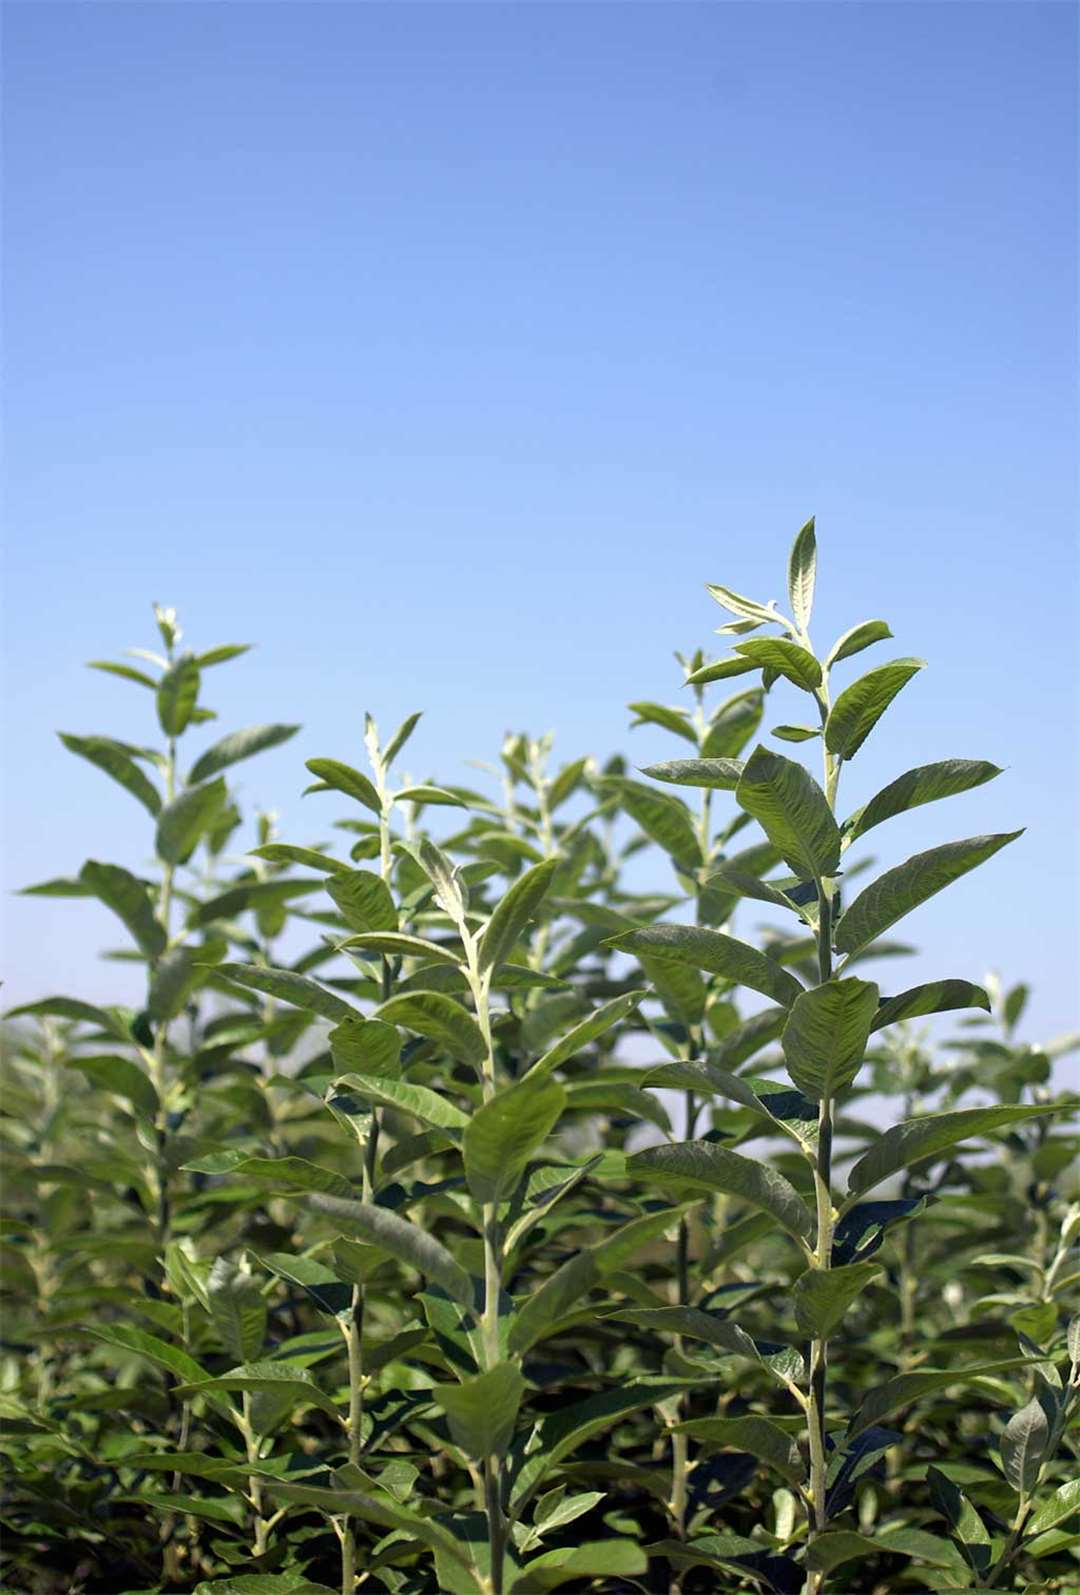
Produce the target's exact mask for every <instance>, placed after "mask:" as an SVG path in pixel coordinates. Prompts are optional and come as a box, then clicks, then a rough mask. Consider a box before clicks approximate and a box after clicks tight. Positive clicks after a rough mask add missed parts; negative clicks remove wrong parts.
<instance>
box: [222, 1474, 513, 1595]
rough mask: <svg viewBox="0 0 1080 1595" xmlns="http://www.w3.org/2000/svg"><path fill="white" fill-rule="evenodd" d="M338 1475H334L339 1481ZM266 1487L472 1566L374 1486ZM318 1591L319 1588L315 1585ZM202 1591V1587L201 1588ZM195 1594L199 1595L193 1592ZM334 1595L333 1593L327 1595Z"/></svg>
mask: <svg viewBox="0 0 1080 1595" xmlns="http://www.w3.org/2000/svg"><path fill="white" fill-rule="evenodd" d="M340 1478H341V1475H340V1474H338V1475H335V1479H336V1480H337V1479H340ZM266 1488H267V1489H268V1491H269V1492H270V1494H271V1495H273V1496H275V1497H277V1498H280V1499H281V1500H283V1501H295V1502H296V1503H297V1504H298V1505H303V1506H316V1507H318V1508H319V1509H320V1510H321V1511H323V1512H324V1513H325V1514H326V1515H327V1517H340V1516H341V1515H342V1514H348V1515H349V1516H351V1517H359V1518H363V1519H364V1520H365V1521H366V1522H369V1523H377V1524H379V1525H380V1527H382V1528H385V1529H392V1530H395V1531H397V1533H399V1534H401V1535H402V1537H403V1538H404V1539H405V1540H419V1541H420V1542H421V1543H422V1544H424V1545H427V1546H430V1547H431V1549H432V1550H434V1551H436V1552H438V1553H441V1554H442V1555H445V1556H447V1557H449V1558H450V1559H451V1560H452V1561H454V1562H455V1563H457V1564H458V1565H459V1566H461V1567H463V1568H467V1569H469V1570H470V1576H471V1563H470V1561H469V1558H468V1554H467V1552H466V1551H465V1550H464V1548H463V1547H462V1545H461V1544H460V1543H459V1542H458V1540H457V1539H456V1538H455V1537H454V1535H453V1534H452V1533H451V1532H450V1531H449V1530H448V1529H445V1528H443V1526H442V1524H441V1523H440V1522H439V1521H438V1519H436V1518H430V1517H422V1516H421V1515H420V1513H419V1512H412V1511H410V1510H409V1509H408V1508H407V1507H404V1506H402V1505H401V1504H400V1503H399V1502H398V1501H395V1499H394V1497H393V1496H392V1495H389V1494H384V1493H383V1492H382V1491H379V1490H377V1489H375V1488H374V1487H373V1489H372V1491H371V1492H370V1493H368V1492H367V1491H364V1490H358V1489H354V1488H352V1487H351V1486H349V1485H346V1484H345V1482H344V1480H342V1481H341V1482H340V1483H336V1484H335V1488H334V1489H332V1490H328V1489H325V1488H323V1487H322V1486H321V1485H316V1484H279V1483H277V1482H276V1481H268V1483H267V1485H266ZM315 1587H316V1588H319V1589H320V1595H321V1586H315ZM200 1588H201V1586H200ZM476 1591H477V1595H481V1586H480V1585H479V1584H477V1585H476ZM195 1595H200V1591H199V1590H196V1591H195ZM227 1595H246V1591H240V1590H237V1591H232V1590H229V1591H228V1592H227ZM252 1595H262V1592H261V1591H260V1590H253V1591H252ZM267 1595H276V1592H271V1591H269V1590H268V1591H267ZM281 1595H306V1590H305V1588H304V1587H303V1586H301V1587H300V1588H299V1589H297V1590H296V1591H293V1590H291V1589H283V1590H282V1592H281ZM328 1595H333V1592H332V1591H330V1592H328Z"/></svg>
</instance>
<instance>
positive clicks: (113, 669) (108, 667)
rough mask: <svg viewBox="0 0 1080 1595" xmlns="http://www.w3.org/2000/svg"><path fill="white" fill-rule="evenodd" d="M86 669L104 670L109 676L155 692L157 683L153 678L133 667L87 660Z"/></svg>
mask: <svg viewBox="0 0 1080 1595" xmlns="http://www.w3.org/2000/svg"><path fill="white" fill-rule="evenodd" d="M86 668H87V670H104V671H106V672H107V673H108V674H109V675H110V676H120V677H121V679H122V680H124V681H136V682H138V684H139V686H140V687H151V688H153V690H154V691H155V692H156V691H157V682H156V681H155V680H154V678H153V676H148V675H147V673H146V671H145V670H136V669H135V666H134V665H125V664H116V663H114V662H113V661H112V660H111V659H88V660H87V662H86Z"/></svg>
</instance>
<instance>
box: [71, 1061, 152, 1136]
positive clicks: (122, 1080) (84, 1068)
mask: <svg viewBox="0 0 1080 1595" xmlns="http://www.w3.org/2000/svg"><path fill="white" fill-rule="evenodd" d="M64 1062H65V1063H66V1064H67V1065H68V1067H69V1068H71V1069H78V1070H79V1072H80V1073H81V1074H84V1075H85V1076H86V1078H87V1079H88V1080H89V1081H90V1082H91V1084H93V1085H95V1086H96V1087H97V1088H98V1090H99V1091H111V1092H112V1093H113V1094H114V1095H115V1096H119V1097H125V1098H126V1099H127V1101H128V1102H130V1103H131V1104H132V1106H133V1107H135V1108H137V1109H138V1111H139V1112H140V1113H141V1114H142V1115H143V1117H144V1118H147V1119H151V1120H152V1119H153V1118H154V1117H155V1115H156V1114H157V1111H158V1105H159V1104H158V1094H157V1092H156V1091H155V1090H154V1087H153V1084H152V1083H151V1080H150V1077H149V1075H147V1074H146V1073H145V1072H144V1071H143V1070H142V1069H140V1067H139V1065H138V1064H137V1063H135V1062H134V1060H133V1059H131V1058H119V1057H114V1056H111V1055H106V1056H101V1057H93V1058H70V1057H69V1058H65V1059H64Z"/></svg>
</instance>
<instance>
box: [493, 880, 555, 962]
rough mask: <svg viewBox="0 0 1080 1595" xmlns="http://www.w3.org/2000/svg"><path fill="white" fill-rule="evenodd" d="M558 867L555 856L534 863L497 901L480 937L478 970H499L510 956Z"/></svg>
mask: <svg viewBox="0 0 1080 1595" xmlns="http://www.w3.org/2000/svg"><path fill="white" fill-rule="evenodd" d="M558 867H559V861H558V859H554V858H549V859H545V860H544V862H543V863H542V864H535V865H534V866H533V868H532V869H530V870H526V871H525V873H524V875H522V876H520V877H519V879H518V880H516V881H515V882H514V884H513V886H511V888H510V890H509V891H508V892H507V894H506V896H505V897H504V898H503V899H502V900H501V901H500V902H499V904H498V905H497V907H496V909H495V911H494V913H493V914H492V916H491V918H490V919H489V921H488V923H487V925H486V927H485V929H484V934H483V936H482V938H481V940H480V959H479V967H480V970H481V972H484V971H486V970H489V969H498V967H499V965H500V964H503V963H505V962H506V960H507V959H508V958H509V957H510V955H511V953H512V952H513V951H514V948H515V947H516V946H517V944H518V939H519V937H520V936H521V933H522V931H523V930H524V929H525V926H526V925H527V924H528V923H529V921H530V920H531V919H535V917H536V914H537V911H538V909H539V907H540V904H541V903H542V901H543V899H544V896H545V894H546V892H547V890H548V888H549V886H550V885H551V881H552V877H553V876H554V874H555V871H556V870H557V869H558Z"/></svg>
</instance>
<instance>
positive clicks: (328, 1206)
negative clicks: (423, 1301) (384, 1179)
mask: <svg viewBox="0 0 1080 1595" xmlns="http://www.w3.org/2000/svg"><path fill="white" fill-rule="evenodd" d="M309 1206H310V1207H311V1208H312V1209H313V1210H314V1211H315V1212H317V1213H321V1214H323V1216H324V1217H326V1218H332V1219H335V1220H336V1221H337V1223H339V1224H340V1225H341V1227H342V1228H343V1229H345V1230H348V1231H349V1233H350V1234H351V1235H356V1236H359V1237H360V1238H361V1239H362V1240H366V1241H370V1242H372V1244H373V1245H375V1246H381V1247H382V1249H383V1250H384V1251H387V1252H389V1253H390V1255H391V1256H392V1257H396V1258H397V1259H398V1261H399V1262H402V1263H406V1264H408V1266H409V1267H410V1268H415V1269H416V1270H417V1272H418V1273H420V1274H423V1275H424V1277H425V1278H426V1279H430V1280H431V1281H432V1282H433V1283H434V1284H436V1285H441V1286H442V1288H443V1290H445V1291H446V1292H447V1294H448V1295H450V1296H452V1297H453V1299H454V1300H455V1301H456V1302H458V1303H460V1305H461V1306H462V1307H465V1308H467V1309H468V1310H469V1311H470V1312H471V1311H472V1310H473V1306H474V1303H475V1299H476V1288H475V1285H474V1283H473V1281H472V1279H471V1278H470V1276H469V1275H468V1274H467V1273H466V1272H465V1270H464V1269H463V1268H462V1267H461V1264H460V1263H457V1262H455V1261H454V1259H453V1258H452V1257H451V1255H450V1253H449V1252H448V1251H447V1250H446V1247H445V1246H443V1245H441V1244H440V1242H439V1241H437V1240H436V1239H435V1237H434V1236H433V1235H429V1234H428V1233H427V1231H426V1230H422V1229H420V1228H419V1227H418V1226H417V1225H416V1224H410V1223H409V1222H408V1220H407V1219H404V1218H399V1217H398V1215H397V1214H396V1213H392V1212H390V1210H389V1209H388V1208H385V1207H376V1206H374V1205H373V1204H372V1203H370V1202H347V1201H343V1200H342V1199H341V1198H339V1197H336V1196H322V1195H313V1196H312V1197H311V1198H310V1199H309Z"/></svg>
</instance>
